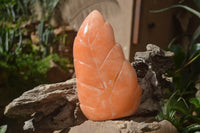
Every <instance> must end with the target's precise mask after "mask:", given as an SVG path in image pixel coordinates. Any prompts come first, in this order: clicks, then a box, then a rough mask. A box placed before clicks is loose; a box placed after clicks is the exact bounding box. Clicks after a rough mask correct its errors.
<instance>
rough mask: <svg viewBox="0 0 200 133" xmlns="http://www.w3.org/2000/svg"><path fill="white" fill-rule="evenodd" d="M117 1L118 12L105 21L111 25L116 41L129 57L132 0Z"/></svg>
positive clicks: (127, 57)
mask: <svg viewBox="0 0 200 133" xmlns="http://www.w3.org/2000/svg"><path fill="white" fill-rule="evenodd" d="M118 2H119V5H120V9H119V10H120V11H119V13H118V14H117V15H114V16H111V17H109V18H108V19H107V21H108V22H110V23H111V25H112V26H113V29H114V33H115V39H116V42H117V43H119V44H121V46H122V48H123V51H124V54H125V57H126V59H129V55H130V43H131V29H132V16H133V15H132V12H133V11H132V8H133V2H134V0H118Z"/></svg>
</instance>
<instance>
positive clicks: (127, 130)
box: [69, 120, 177, 133]
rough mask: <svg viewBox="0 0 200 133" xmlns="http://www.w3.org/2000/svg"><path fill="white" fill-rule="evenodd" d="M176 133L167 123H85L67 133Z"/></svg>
mask: <svg viewBox="0 0 200 133" xmlns="http://www.w3.org/2000/svg"><path fill="white" fill-rule="evenodd" d="M144 132H148V133H177V130H176V128H175V127H174V126H173V125H172V124H171V123H170V122H168V121H166V120H164V121H161V122H153V123H144V122H140V123H139V122H135V121H104V122H93V121H90V120H88V121H85V122H84V123H82V124H81V125H78V126H75V127H72V128H71V129H70V130H69V133H144Z"/></svg>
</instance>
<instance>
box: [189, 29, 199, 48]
mask: <svg viewBox="0 0 200 133" xmlns="http://www.w3.org/2000/svg"><path fill="white" fill-rule="evenodd" d="M199 36H200V25H199V26H198V28H197V29H196V30H195V32H194V33H193V35H192V38H191V41H190V43H189V50H191V48H192V46H193V45H194V43H195V42H196V41H197V39H198V38H199Z"/></svg>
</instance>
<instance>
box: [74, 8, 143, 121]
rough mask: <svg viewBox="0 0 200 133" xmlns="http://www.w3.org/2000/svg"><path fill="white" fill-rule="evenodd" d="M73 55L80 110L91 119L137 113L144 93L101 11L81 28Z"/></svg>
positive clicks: (92, 15)
mask: <svg viewBox="0 0 200 133" xmlns="http://www.w3.org/2000/svg"><path fill="white" fill-rule="evenodd" d="M73 54H74V65H75V73H76V77H77V91H78V98H79V101H80V107H81V110H82V112H83V113H84V114H85V116H86V117H87V118H88V119H90V120H95V121H100V120H109V119H116V118H121V117H126V116H130V115H133V114H134V113H135V112H136V110H137V108H138V106H139V104H140V99H141V93H142V89H141V87H140V86H139V85H138V81H137V75H136V72H135V70H134V68H133V67H132V66H131V64H130V63H129V62H128V61H127V60H125V58H124V54H123V51H122V48H121V46H120V45H119V44H116V43H115V38H114V32H113V29H112V27H111V25H110V24H109V23H108V22H105V20H104V18H103V16H102V15H101V14H100V13H99V12H98V11H96V10H95V11H93V12H91V13H90V14H89V15H88V16H87V17H86V19H85V20H84V22H83V24H82V25H81V27H80V29H79V31H78V34H77V36H76V38H75V41H74V48H73Z"/></svg>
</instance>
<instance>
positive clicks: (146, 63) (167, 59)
mask: <svg viewBox="0 0 200 133" xmlns="http://www.w3.org/2000/svg"><path fill="white" fill-rule="evenodd" d="M132 66H133V67H134V68H135V69H136V72H137V75H138V82H139V84H140V85H141V87H142V89H143V94H142V100H141V104H140V107H139V109H138V111H137V114H136V115H147V114H148V115H155V114H157V113H158V112H159V110H160V108H161V107H160V104H159V101H160V99H161V98H162V89H163V88H164V87H166V85H168V84H169V83H168V81H167V80H166V78H165V76H164V74H165V73H166V71H167V70H169V69H171V68H172V67H173V53H171V52H167V51H164V50H162V49H160V48H159V47H157V46H155V45H152V44H148V45H147V51H145V52H137V53H136V55H135V61H134V62H133V63H132ZM58 76H59V75H58ZM4 114H5V115H6V116H8V117H14V118H16V117H23V118H24V117H25V116H28V119H26V122H25V125H24V129H25V130H28V129H32V130H35V131H38V130H40V131H45V132H48V131H50V132H51V131H53V130H59V129H66V128H67V129H68V130H69V128H70V127H72V126H75V125H77V124H81V123H82V122H84V121H86V118H85V117H84V115H83V114H82V112H81V110H80V108H79V102H78V98H77V92H76V79H75V78H74V79H70V80H67V81H65V82H61V83H56V84H47V85H40V86H38V87H35V88H33V89H32V90H29V91H27V92H24V93H23V94H22V95H21V96H20V97H19V98H16V99H14V100H13V101H12V102H11V103H10V104H9V105H7V107H6V109H5V112H4ZM130 120H132V117H129V118H126V120H123V119H121V121H122V123H123V122H130ZM99 123H101V122H99ZM111 123H112V121H111Z"/></svg>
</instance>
